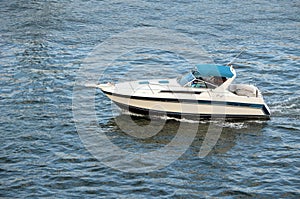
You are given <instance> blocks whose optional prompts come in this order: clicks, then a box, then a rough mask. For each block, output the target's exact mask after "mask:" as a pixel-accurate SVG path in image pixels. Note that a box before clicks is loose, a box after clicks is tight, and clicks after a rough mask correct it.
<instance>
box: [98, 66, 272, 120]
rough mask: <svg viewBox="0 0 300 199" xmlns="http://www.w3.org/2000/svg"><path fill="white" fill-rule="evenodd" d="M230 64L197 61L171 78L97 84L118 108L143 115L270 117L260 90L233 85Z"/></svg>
mask: <svg viewBox="0 0 300 199" xmlns="http://www.w3.org/2000/svg"><path fill="white" fill-rule="evenodd" d="M235 78H236V71H235V69H234V68H233V66H232V65H231V66H227V65H217V64H199V65H196V67H195V68H194V69H193V70H190V71H189V72H187V73H186V74H183V75H180V76H179V77H178V78H174V79H152V80H135V81H126V82H120V83H113V82H107V83H102V84H98V86H97V87H98V88H100V89H101V90H102V92H103V93H104V94H105V95H106V96H107V97H108V98H110V99H111V100H112V101H113V102H114V103H115V104H116V105H117V106H119V107H120V108H121V109H124V110H127V111H129V112H132V113H138V114H143V115H149V114H155V115H167V116H169V117H176V118H191V117H192V118H226V119H227V118H239V119H269V118H270V115H271V114H270V109H269V107H268V106H267V104H266V103H265V102H264V99H263V96H262V94H261V92H260V90H259V89H258V88H257V87H255V86H253V85H248V84H233V81H234V80H235Z"/></svg>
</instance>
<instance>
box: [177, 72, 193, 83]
mask: <svg viewBox="0 0 300 199" xmlns="http://www.w3.org/2000/svg"><path fill="white" fill-rule="evenodd" d="M194 79H195V76H194V75H193V74H192V73H191V72H189V73H187V74H185V75H183V76H181V77H179V78H178V79H177V81H178V83H179V84H180V85H181V86H186V85H187V84H188V83H190V82H191V81H193V80H194Z"/></svg>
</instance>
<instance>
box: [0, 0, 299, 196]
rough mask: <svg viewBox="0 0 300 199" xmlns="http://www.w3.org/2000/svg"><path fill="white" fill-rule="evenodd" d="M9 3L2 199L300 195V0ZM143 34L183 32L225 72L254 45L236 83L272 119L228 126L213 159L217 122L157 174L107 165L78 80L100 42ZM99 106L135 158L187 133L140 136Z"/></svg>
mask: <svg viewBox="0 0 300 199" xmlns="http://www.w3.org/2000/svg"><path fill="white" fill-rule="evenodd" d="M1 5H2V6H1V7H0V21H1V26H0V35H1V37H0V46H1V47H0V103H1V104H0V105H1V106H0V118H1V120H0V130H1V131H0V132H1V135H0V143H1V145H0V146H1V153H0V162H1V166H0V176H1V183H0V196H1V197H21V198H24V197H28V198H32V197H64V198H65V197H111V198H122V197H124V198H149V197H155V196H157V197H165V198H168V197H174V198H206V197H224V198H231V197H234V198H239V197H242V198H244V197H248V198H269V197H270V198H278V197H281V198H299V197H300V194H299V190H300V180H299V175H300V169H299V166H300V165H299V162H300V156H299V148H300V145H299V141H300V138H299V131H300V122H299V119H300V116H299V112H300V106H299V105H300V96H299V93H300V92H299V86H300V83H299V81H298V80H299V79H300V78H299V74H300V73H299V67H300V51H299V49H300V37H299V32H300V3H299V1H293V0H292V1H276V0H271V1H249V2H242V1H205V0H203V1H184V0H183V1H179V0H178V1H172V2H171V1H150V0H148V1H96V0H91V1H79V0H74V1H65V0H62V1H50V0H49V1H47V0H44V1H24V0H21V1H15V0H12V1H8V0H4V1H2V2H1ZM139 27H157V28H165V29H171V30H173V31H176V32H179V33H183V34H185V35H187V36H188V37H190V38H192V39H194V40H195V41H197V42H199V44H201V46H202V47H203V49H205V51H207V52H208V53H209V54H210V55H211V57H212V59H213V60H214V61H215V62H216V63H220V64H224V63H227V62H228V61H230V60H231V59H232V58H233V57H234V56H235V55H236V54H238V53H239V51H240V50H241V49H242V48H246V50H245V52H244V53H243V54H242V55H241V56H240V57H239V58H238V59H236V60H235V62H234V63H235V67H236V70H237V73H238V77H237V80H236V82H246V83H251V84H255V85H256V86H258V87H259V88H260V89H261V90H262V92H263V95H264V97H265V100H266V102H267V104H268V105H269V106H270V109H271V112H272V118H271V120H269V121H265V122H262V121H248V122H225V123H222V124H218V125H221V126H222V127H223V131H222V134H221V137H220V139H219V140H218V143H217V145H216V146H215V147H214V149H213V150H212V151H211V152H210V153H209V155H208V156H206V157H204V158H199V157H198V153H199V149H200V146H201V143H202V141H203V139H204V137H205V134H206V131H207V128H208V126H209V125H210V123H209V122H201V123H200V124H199V130H198V133H197V136H196V137H195V139H194V142H193V143H192V145H191V146H190V147H189V148H188V150H187V151H186V152H185V153H184V154H183V155H182V156H181V157H180V158H179V159H178V160H177V161H175V162H173V163H172V164H171V165H169V166H167V167H165V168H163V169H160V170H157V171H154V172H150V173H144V174H134V173H123V172H120V171H118V170H114V169H111V168H109V167H107V166H105V165H104V164H102V163H101V162H99V161H98V160H97V159H96V158H94V157H93V156H92V155H91V154H90V153H89V151H88V150H87V149H86V148H85V146H84V145H83V143H82V141H81V139H80V137H79V135H78V133H77V131H76V128H75V124H74V120H73V114H72V93H73V86H74V82H75V78H76V74H77V73H76V72H77V71H78V69H79V68H80V66H82V60H83V59H84V58H86V57H87V56H88V54H89V53H91V52H92V51H93V49H94V47H96V46H97V45H98V44H100V43H101V42H103V41H105V40H106V39H108V38H109V37H111V36H113V35H115V34H117V33H121V32H123V31H126V30H131V29H133V28H139ZM147 56H148V57H147ZM149 56H150V58H151V59H148V58H149ZM124 57H125V58H126V59H127V61H124ZM145 57H146V58H145ZM129 58H130V59H129ZM132 59H134V60H132ZM124 63H125V64H129V65H130V64H132V65H134V64H135V65H139V64H140V65H143V66H145V65H147V64H149V65H152V66H153V68H155V69H156V70H157V67H158V66H159V65H168V63H174V64H175V65H176V68H177V69H178V70H180V72H181V71H184V69H185V66H184V62H183V61H182V60H181V59H178V57H176V56H173V55H172V54H155V53H154V54H153V53H152V52H149V51H147V52H143V53H142V55H141V54H139V56H138V57H136V58H134V57H133V58H132V57H130V56H129V55H123V57H121V58H120V59H119V60H116V61H115V64H116V65H123V64H124ZM140 69H141V72H142V73H143V74H148V76H151V75H155V74H156V70H154V69H153V70H150V71H149V69H148V68H147V67H141V68H140ZM112 70H113V68H112ZM115 72H116V74H118V73H117V72H119V71H115ZM96 102H97V109H98V110H102V111H99V112H98V120H99V125H100V126H101V128H102V129H104V130H105V131H106V134H107V136H108V137H109V138H111V140H112V142H114V143H116V144H117V145H119V146H121V147H123V148H124V149H126V150H129V151H130V150H131V151H135V150H140V151H143V150H152V149H156V148H159V147H163V146H164V145H165V144H167V143H168V142H170V140H171V139H172V138H173V137H174V136H175V134H176V131H177V128H178V125H179V122H178V121H172V120H171V121H167V122H166V124H165V126H164V128H163V129H162V131H161V132H160V133H159V134H158V135H156V136H154V137H153V138H148V139H133V138H131V137H129V136H128V135H127V134H125V133H123V132H122V130H120V128H118V126H117V125H116V122H115V119H114V118H115V117H117V119H119V120H124V119H126V117H125V116H124V115H119V116H114V115H113V114H112V113H111V106H110V102H109V100H107V99H106V98H105V97H104V95H103V94H101V93H100V92H99V93H97V98H96ZM124 117H125V118H124ZM134 120H135V121H136V122H137V123H141V124H145V123H147V122H148V121H145V119H143V118H139V117H137V118H135V119H134ZM125 121H126V120H125ZM191 125H192V124H191Z"/></svg>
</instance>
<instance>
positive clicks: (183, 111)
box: [102, 90, 270, 119]
mask: <svg viewBox="0 0 300 199" xmlns="http://www.w3.org/2000/svg"><path fill="white" fill-rule="evenodd" d="M102 91H103V92H104V93H105V94H106V95H107V97H109V98H110V99H111V100H112V101H113V102H114V103H115V104H117V105H118V106H119V107H120V108H122V109H125V110H128V111H130V112H134V113H139V114H146V115H148V114H149V112H150V111H151V113H153V114H157V115H167V116H172V117H200V118H208V117H223V118H224V117H226V118H247V119H268V118H269V116H270V113H269V110H268V108H267V107H266V105H265V104H259V103H245V102H228V101H220V100H212V99H205V100H202V99H196V98H195V99H176V98H172V97H170V98H159V97H150V96H149V97H145V96H144V97H141V96H130V95H123V94H117V93H111V92H108V91H104V90H102Z"/></svg>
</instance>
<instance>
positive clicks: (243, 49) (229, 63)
mask: <svg viewBox="0 0 300 199" xmlns="http://www.w3.org/2000/svg"><path fill="white" fill-rule="evenodd" d="M245 50H246V48H242V50H241V52H239V54H237V55H236V56H235V57H234V58H233V59H232V60H231V61H230V62H228V64H226V66H229V65H231V64H232V62H234V60H236V59H237V58H238V57H239V56H240V55H241V54H242V53H243V52H244V51H245Z"/></svg>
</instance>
